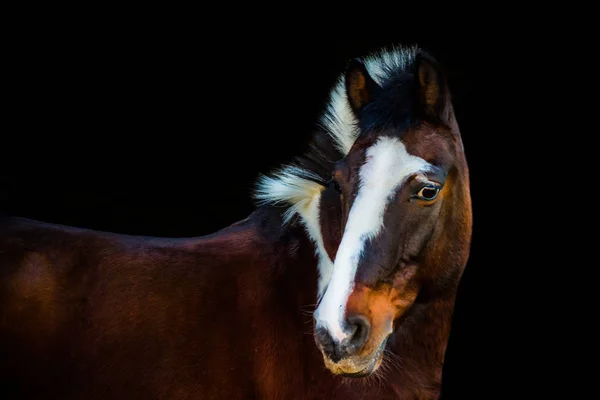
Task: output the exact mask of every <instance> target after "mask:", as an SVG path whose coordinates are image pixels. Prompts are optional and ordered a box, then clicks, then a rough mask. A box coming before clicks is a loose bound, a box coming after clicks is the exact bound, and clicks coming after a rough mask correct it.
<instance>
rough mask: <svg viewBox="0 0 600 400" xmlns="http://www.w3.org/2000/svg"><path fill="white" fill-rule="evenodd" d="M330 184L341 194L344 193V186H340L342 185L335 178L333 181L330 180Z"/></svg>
mask: <svg viewBox="0 0 600 400" xmlns="http://www.w3.org/2000/svg"><path fill="white" fill-rule="evenodd" d="M329 184H330V186H332V187H333V189H334V190H335V191H336V192H338V193H339V194H342V188H341V187H340V185H339V184H338V183H337V182H336V181H335V179H332V180H331V181H329Z"/></svg>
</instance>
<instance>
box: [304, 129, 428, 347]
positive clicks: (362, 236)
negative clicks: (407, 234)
mask: <svg viewBox="0 0 600 400" xmlns="http://www.w3.org/2000/svg"><path fill="white" fill-rule="evenodd" d="M430 166H431V165H430V164H429V163H427V162H426V161H425V160H423V159H422V158H420V157H416V156H413V155H411V154H408V153H407V151H406V147H405V146H404V144H403V143H402V142H401V141H400V140H398V139H395V138H390V137H381V138H380V139H379V140H378V141H377V143H375V144H374V145H373V146H371V147H370V148H369V149H368V150H367V158H366V160H365V164H363V166H362V167H361V168H360V170H359V190H358V194H357V196H356V199H355V200H354V204H353V205H352V208H351V209H350V213H349V215H348V221H347V223H346V228H345V230H344V235H343V237H342V241H341V243H340V246H339V248H338V251H337V255H336V258H335V261H334V264H333V272H332V274H331V279H330V280H329V285H328V286H327V290H326V292H325V294H324V296H323V299H322V300H321V303H320V304H319V307H318V308H317V310H316V311H315V318H316V320H317V324H318V325H319V326H322V327H324V328H326V329H327V330H328V331H329V333H330V334H331V335H332V336H333V337H334V338H336V339H337V340H339V341H341V340H342V339H344V338H345V336H346V335H345V333H344V331H343V329H342V325H343V323H342V321H343V318H344V313H345V307H346V301H347V300H348V296H349V295H350V292H351V290H352V287H353V285H354V279H355V275H356V268H357V265H358V261H359V259H360V256H361V254H362V251H363V249H364V244H365V241H366V240H368V239H370V238H373V237H375V236H377V234H378V233H379V231H380V230H381V228H382V227H383V215H384V212H385V209H386V206H387V204H388V202H389V201H390V200H391V199H393V197H394V194H395V193H396V192H397V190H398V188H399V187H400V186H401V185H402V183H403V182H404V181H405V180H406V178H408V177H409V176H411V175H413V174H415V173H418V172H422V171H426V170H427V169H429V167H430Z"/></svg>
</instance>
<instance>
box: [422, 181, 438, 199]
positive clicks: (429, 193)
mask: <svg viewBox="0 0 600 400" xmlns="http://www.w3.org/2000/svg"><path fill="white" fill-rule="evenodd" d="M439 192H440V188H439V187H437V186H434V185H427V186H424V187H423V188H421V190H419V193H417V197H419V198H420V199H423V200H433V199H435V198H436V197H437V195H438V193H439Z"/></svg>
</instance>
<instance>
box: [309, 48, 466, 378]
mask: <svg viewBox="0 0 600 400" xmlns="http://www.w3.org/2000/svg"><path fill="white" fill-rule="evenodd" d="M417 62H418V61H417ZM415 68H416V69H415V73H414V74H412V75H411V77H412V79H413V80H414V82H413V83H414V84H413V85H411V84H410V83H411V82H409V81H404V82H400V83H398V82H396V84H397V85H405V87H404V88H402V90H401V91H399V92H397V93H396V94H397V95H398V96H400V97H402V96H405V98H403V99H402V98H401V99H399V100H397V101H395V102H394V101H390V97H389V95H390V90H394V88H391V89H389V88H388V89H387V90H386V88H382V87H378V86H377V84H376V83H375V82H374V81H373V80H372V79H371V77H370V76H369V74H368V72H367V71H366V68H365V67H364V66H363V65H362V64H361V63H360V62H355V63H354V64H352V65H351V66H350V68H349V70H348V72H347V74H346V85H347V96H348V101H349V103H350V104H351V106H352V110H353V112H355V114H356V116H357V120H358V125H359V128H360V129H361V134H360V136H359V138H358V139H357V140H356V142H355V143H354V145H353V146H352V148H351V150H350V151H349V152H348V154H347V155H346V156H345V157H344V159H342V160H341V161H339V162H338V163H337V164H336V166H335V169H334V171H333V174H332V181H331V184H330V186H329V187H328V188H327V189H325V190H324V192H323V193H322V196H321V202H320V209H321V213H320V224H321V232H322V237H323V241H324V247H325V249H326V251H327V253H328V255H329V258H330V259H331V260H332V262H333V270H332V273H331V278H330V279H329V282H328V284H327V287H326V289H325V291H324V294H323V296H322V298H321V299H320V302H319V305H318V307H317V309H316V310H315V313H314V319H315V340H316V343H317V345H318V347H319V348H320V350H321V352H322V353H323V356H324V361H325V365H326V366H327V368H328V369H329V370H330V371H332V372H333V373H335V374H339V375H343V376H354V377H359V376H365V375H368V374H370V373H372V372H373V371H375V370H376V369H377V368H378V367H379V365H380V364H381V361H382V358H383V353H384V349H385V346H386V343H387V339H388V338H389V336H390V335H391V334H392V333H393V331H394V329H395V326H396V325H397V324H398V323H399V321H401V320H402V317H403V316H405V315H406V314H407V312H408V311H409V310H410V309H411V306H412V305H413V303H414V302H415V300H416V299H417V296H419V295H420V293H421V291H422V289H423V282H424V280H427V279H429V280H431V277H432V276H435V273H436V270H435V269H436V267H437V265H438V264H440V262H441V261H442V260H441V258H443V256H444V255H443V253H444V251H448V250H449V249H448V248H447V247H446V248H444V247H440V246H439V245H436V240H437V238H438V237H439V236H440V235H441V236H443V235H444V234H443V232H442V231H443V226H444V224H445V223H446V222H447V221H448V220H449V218H450V215H451V214H452V213H451V208H452V204H454V203H455V202H456V194H457V193H459V191H456V190H454V188H453V186H454V183H455V182H456V181H457V179H456V175H457V173H458V171H459V168H458V167H457V161H456V160H455V157H454V155H455V154H456V147H457V146H456V137H455V134H453V131H452V128H451V127H449V126H448V125H447V124H444V123H443V120H444V118H442V117H443V116H444V115H447V107H445V106H444V104H441V103H442V102H443V101H444V99H445V92H444V88H443V86H441V83H440V82H441V81H440V79H441V78H440V75H439V74H438V72H437V71H436V65H435V64H434V62H432V61H430V60H429V59H424V60H422V61H421V62H420V64H418V65H417V66H416V67H415ZM395 89H396V90H398V88H395ZM378 96H379V97H378ZM386 96H388V98H386ZM398 96H395V97H393V98H394V99H398ZM407 104H408V105H407ZM386 107H399V108H402V107H404V109H394V110H389V109H386ZM382 112H383V113H385V114H386V115H394V113H396V114H395V115H396V116H397V122H398V123H387V124H378V123H374V122H373V121H375V120H376V119H377V116H376V115H374V114H375V113H382ZM415 116H418V117H417V118H415ZM406 120H408V121H410V122H408V123H405V124H403V123H402V121H406ZM415 121H416V122H415ZM421 294H422V293H421Z"/></svg>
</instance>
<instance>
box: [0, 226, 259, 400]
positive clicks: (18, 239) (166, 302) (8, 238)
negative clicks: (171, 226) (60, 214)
mask: <svg viewBox="0 0 600 400" xmlns="http://www.w3.org/2000/svg"><path fill="white" fill-rule="evenodd" d="M246 225H247V224H244V223H241V224H238V225H234V226H233V227H231V228H229V229H228V230H226V231H224V232H221V233H217V234H215V235H211V236H207V237H201V238H196V239H166V238H164V239H163V238H151V237H136V236H127V235H119V234H112V233H106V232H97V231H93V230H85V229H77V228H71V227H65V226H59V225H52V224H46V223H42V222H37V221H31V220H27V219H20V218H10V219H5V220H3V221H1V222H0V351H1V353H2V357H0V382H1V383H0V391H4V392H6V391H9V390H13V393H16V394H17V397H16V398H36V397H38V396H42V395H43V396H44V397H45V398H54V397H56V398H63V399H67V398H90V399H91V398H108V397H110V396H113V397H114V396H117V397H118V398H122V396H126V397H127V398H132V399H133V398H146V399H151V398H185V396H186V395H185V393H187V394H190V393H198V392H204V393H208V392H210V391H211V388H210V387H208V386H209V385H214V387H223V385H222V382H219V378H218V377H216V376H214V375H212V376H210V373H209V371H206V370H205V369H202V368H197V367H198V366H199V365H202V364H208V365H212V366H213V368H219V367H222V368H223V369H226V368H228V366H229V365H230V364H231V354H232V353H233V352H235V350H236V349H234V348H232V343H237V346H242V345H243V343H240V339H239V338H237V337H236V336H237V335H236V333H237V332H236V331H237V329H239V328H236V327H238V326H239V325H240V324H243V323H244V322H243V321H239V323H236V321H235V318H236V315H241V318H243V313H242V314H241V313H240V311H239V305H240V304H243V303H245V302H244V301H240V298H239V297H240V295H242V296H243V295H244V294H240V293H238V292H237V287H238V286H237V285H236V284H235V279H236V277H239V278H240V279H243V278H246V279H250V277H249V276H248V274H245V275H244V274H243V271H245V270H247V271H254V270H256V268H250V267H251V266H252V265H253V264H256V263H257V261H256V260H257V259H259V258H260V257H261V256H260V254H258V253H260V252H259V251H256V249H258V248H260V246H259V245H258V239H257V237H256V235H255V234H254V233H253V229H251V228H249V227H248V226H246ZM249 249H254V252H250V251H249ZM253 254H256V255H253ZM241 341H242V342H243V339H241ZM208 343H210V347H209V346H207V344H208ZM238 350H239V349H238ZM203 374H208V375H206V376H202V375H203ZM223 379H225V378H223ZM32 383H35V384H32ZM49 388H52V391H49V390H48V389H49ZM222 394H223V395H225V396H228V395H229V394H230V393H222ZM231 394H232V395H233V393H231ZM82 396H83V397H82ZM4 398H6V397H4Z"/></svg>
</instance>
